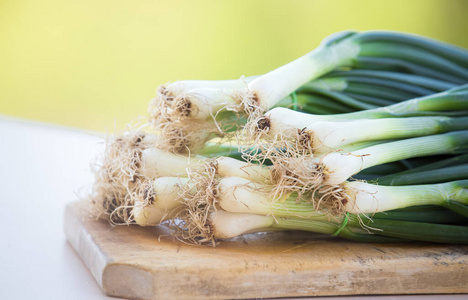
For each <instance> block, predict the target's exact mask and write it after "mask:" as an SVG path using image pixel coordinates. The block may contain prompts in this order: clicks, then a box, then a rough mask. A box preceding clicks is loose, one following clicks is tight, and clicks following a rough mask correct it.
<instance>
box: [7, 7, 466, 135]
mask: <svg viewBox="0 0 468 300" xmlns="http://www.w3.org/2000/svg"><path fill="white" fill-rule="evenodd" d="M467 15H468V1H464V0H373V1H371V0H365V1H362V0H361V1H344V0H343V1H333V0H327V1H322V0H320V1H319V0H316V1H314V0H310V1H305V0H303V1H299V0H298V1H286V0H284V1H276V0H261V1H243V0H235V1H234V0H232V1H188V0H187V1H149V0H131V1H130V0H120V1H110V0H102V1H99V0H80V1H70V0H1V1H0V114H3V115H11V116H17V117H22V118H28V119H33V120H40V121H45V122H50V123H58V124H63V125H66V126H73V127H80V128H85V129H91V130H97V131H114V130H115V128H117V129H121V128H123V127H124V125H125V124H126V123H128V122H130V121H131V120H132V119H134V118H135V117H136V116H138V115H143V116H144V115H146V108H147V103H148V101H149V100H150V99H151V98H152V97H153V96H154V95H155V91H156V87H157V86H158V85H159V84H162V83H166V82H168V81H174V80H177V79H229V78H239V77H240V76H241V75H256V74H261V73H265V72H267V71H269V70H271V69H273V68H276V67H278V66H280V65H282V64H284V63H286V62H288V61H290V60H293V59H295V58H297V57H299V56H301V55H303V54H305V53H306V52H309V51H310V50H312V49H313V48H314V47H316V46H317V45H318V43H319V42H320V40H321V39H322V38H324V37H325V36H327V35H329V34H331V33H333V32H336V31H339V30H345V29H358V30H368V29H391V30H400V31H406V32H412V33H417V34H422V35H426V36H429V37H432V38H436V39H440V40H443V41H446V42H449V43H453V44H456V45H459V46H462V47H465V48H468V34H467V33H468V20H467Z"/></svg>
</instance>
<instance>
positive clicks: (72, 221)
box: [65, 202, 468, 299]
mask: <svg viewBox="0 0 468 300" xmlns="http://www.w3.org/2000/svg"><path fill="white" fill-rule="evenodd" d="M65 232H66V235H67V239H68V241H69V242H70V244H71V245H72V246H73V248H74V249H75V250H76V252H77V253H78V254H79V255H80V257H81V259H82V260H83V262H84V263H85V264H86V266H87V267H88V268H89V270H90V271H91V273H92V274H93V276H94V278H95V279H96V281H97V282H98V284H99V285H100V286H101V287H102V289H103V290H104V291H105V293H107V294H108V295H111V296H119V297H124V298H132V299H241V298H275V297H303V296H317V295H321V296H324V295H367V294H435V293H468V246H459V245H438V244H429V243H414V244H359V243H354V242H348V241H344V240H342V239H339V238H331V237H328V236H323V235H318V234H309V233H301V232H271V233H262V234H250V235H246V236H244V237H241V238H236V239H231V240H227V241H223V242H222V243H221V244H220V245H219V246H218V247H216V248H211V247H205V246H190V245H185V244H183V243H181V242H178V241H175V240H173V238H171V237H170V236H169V235H168V231H167V229H165V228H163V227H154V228H141V227H137V226H115V227H112V226H110V225H109V224H108V223H107V222H105V221H102V220H96V219H94V218H92V217H91V214H90V213H89V206H88V205H87V202H77V203H74V204H72V205H69V206H68V207H67V210H66V213H65Z"/></svg>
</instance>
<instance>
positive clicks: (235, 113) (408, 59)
mask: <svg viewBox="0 0 468 300" xmlns="http://www.w3.org/2000/svg"><path fill="white" fill-rule="evenodd" d="M350 68H351V69H359V71H361V69H362V71H361V73H359V71H355V73H354V74H356V76H354V75H352V76H347V75H344V74H343V72H342V71H340V72H335V73H334V75H332V77H331V78H327V79H324V80H325V81H326V82H325V84H327V82H328V83H329V82H330V81H334V80H333V79H334V76H335V77H336V76H338V77H339V76H341V78H342V79H343V80H344V81H345V82H348V83H350V84H349V88H348V87H347V88H343V86H341V87H339V89H340V88H341V89H344V91H345V93H351V95H349V94H345V95H343V97H339V96H338V97H337V96H336V93H335V92H336V91H334V90H332V91H327V90H326V89H325V90H324V89H322V88H318V89H319V90H317V85H316V84H309V83H310V82H311V81H312V80H314V79H317V78H319V77H321V76H323V75H327V74H329V73H330V72H332V71H334V70H346V69H350ZM376 71H384V72H387V73H388V72H393V73H395V72H396V73H410V74H412V75H414V76H416V77H418V76H419V77H421V78H422V81H421V80H419V79H418V78H410V77H411V76H409V77H404V76H402V77H400V79H395V78H399V76H398V75H395V76H393V77H392V76H391V75H390V76H386V77H385V76H384V77H383V78H380V79H381V80H380V81H379V80H378V78H376V77H375V76H374V75H372V74H369V73H372V72H376ZM356 72H357V73H356ZM362 72H364V74H367V75H365V76H367V77H371V79H372V80H370V81H369V80H367V81H366V80H364V81H365V82H366V84H371V85H373V86H375V85H378V84H377V83H379V82H380V83H381V82H388V84H386V86H384V87H378V88H374V89H373V91H371V90H370V89H360V88H361V87H362V86H360V84H363V83H364V82H363V81H362V80H361V81H358V82H356V78H357V77H360V76H364V75H362V74H363V73H362ZM357 74H361V75H357ZM365 76H364V77H365ZM361 79H362V78H361ZM338 81H340V80H338ZM377 81H378V82H377ZM434 81H438V82H439V84H434V85H432V84H431V83H432V82H434ZM467 82H468V54H467V52H466V51H465V50H464V49H460V48H457V47H455V46H452V45H448V44H445V43H441V42H439V41H435V40H430V39H427V38H424V37H420V36H414V35H409V34H404V33H399V32H387V31H368V32H352V31H346V32H340V33H336V34H333V35H331V36H329V37H327V38H326V39H325V40H324V41H323V42H322V43H321V44H320V46H319V47H318V48H316V49H314V50H313V51H311V52H310V53H308V54H306V55H304V56H302V57H300V58H298V59H296V60H294V61H292V62H290V63H288V64H286V65H284V66H281V67H279V68H277V69H275V70H273V71H271V72H269V73H266V74H264V75H261V76H252V77H247V78H241V79H240V80H222V81H179V82H175V83H172V84H168V85H163V86H160V87H159V88H158V93H157V97H156V98H155V99H154V100H153V101H152V102H151V105H150V115H151V122H152V124H153V125H154V127H155V129H156V130H157V131H158V132H160V134H161V135H162V136H164V137H165V138H164V141H166V147H167V148H168V149H170V150H175V151H179V152H187V151H188V150H191V151H193V150H197V149H198V148H200V147H201V146H202V145H203V143H204V142H206V141H207V140H209V139H210V138H212V137H213V136H216V135H224V134H225V133H226V132H229V131H232V130H236V129H237V128H238V126H239V124H243V123H244V122H245V119H246V118H250V117H256V116H258V115H259V114H261V113H263V112H265V111H268V110H270V109H271V108H273V107H278V106H281V107H288V106H291V105H293V106H295V107H296V108H298V109H303V110H304V111H305V112H310V110H311V109H310V107H311V106H313V107H315V108H312V111H313V112H317V110H319V109H321V108H322V109H323V108H326V109H325V110H322V112H325V113H330V107H329V105H328V104H324V103H325V102H324V101H320V100H323V98H328V97H332V98H334V100H338V104H337V105H335V106H336V107H340V109H346V107H348V108H349V106H351V109H354V110H356V109H368V108H372V107H375V105H377V106H382V105H388V104H389V103H388V99H387V98H390V100H397V101H398V100H401V99H402V98H403V99H404V100H406V99H409V98H414V97H415V96H421V95H427V93H430V92H431V91H434V92H440V91H441V88H442V89H444V88H450V87H453V85H459V84H463V83H467ZM322 83H323V82H322ZM333 84H336V80H335V81H334V83H333ZM338 84H340V83H338ZM419 85H422V86H419ZM395 86H397V89H398V91H394V89H395ZM411 86H416V87H415V88H411ZM428 86H432V87H431V88H429V87H428ZM444 86H445V87H444ZM359 90H364V93H359ZM379 90H380V93H375V91H379ZM385 90H386V91H388V92H390V93H384V91H385ZM295 92H297V93H300V94H305V95H306V96H305V97H294V93H295ZM311 92H312V93H311ZM317 92H318V93H319V95H320V96H319V97H315V96H314V93H315V94H316V93H317ZM356 93H357V95H355V94H356ZM310 94H312V96H311V95H310ZM383 94H384V96H383ZM291 95H292V96H291ZM352 96H356V98H357V99H354V98H353V97H352ZM382 96H383V97H382ZM376 98H377V101H375V100H376ZM352 100H356V101H352ZM340 101H345V102H346V103H345V105H344V107H342V106H343V105H341V104H342V103H339V102H340ZM317 102H320V103H321V104H318V103H317ZM369 102H371V103H369ZM317 104H318V105H317ZM324 106H325V107H324ZM336 107H335V108H336ZM314 110H315V111H314Z"/></svg>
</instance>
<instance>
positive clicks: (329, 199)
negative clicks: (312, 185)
mask: <svg viewBox="0 0 468 300" xmlns="http://www.w3.org/2000/svg"><path fill="white" fill-rule="evenodd" d="M355 193H356V191H353V190H349V189H345V188H344V187H343V186H342V185H327V186H322V187H321V188H320V189H319V190H318V193H317V194H318V195H317V197H316V199H317V200H316V201H315V203H314V208H315V210H321V211H327V212H330V213H331V215H333V216H340V215H343V214H344V213H345V210H344V206H345V205H346V204H347V203H348V202H349V201H353V200H354V197H355Z"/></svg>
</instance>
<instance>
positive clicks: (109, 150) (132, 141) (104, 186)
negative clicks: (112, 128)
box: [92, 131, 154, 224]
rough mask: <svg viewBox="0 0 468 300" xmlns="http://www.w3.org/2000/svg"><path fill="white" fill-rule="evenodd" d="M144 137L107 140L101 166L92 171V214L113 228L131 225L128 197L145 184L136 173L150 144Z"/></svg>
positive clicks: (133, 134)
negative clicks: (115, 225) (118, 225)
mask: <svg viewBox="0 0 468 300" xmlns="http://www.w3.org/2000/svg"><path fill="white" fill-rule="evenodd" d="M145 137H146V134H145V133H144V132H142V131H129V132H127V133H125V134H123V135H120V136H113V137H110V138H109V139H108V141H107V144H106V150H105V152H104V155H103V157H102V159H101V162H100V163H99V164H97V165H96V166H95V168H94V173H95V183H94V186H93V195H92V199H93V200H92V202H93V204H94V208H95V213H96V215H97V216H99V217H104V218H108V219H109V220H110V221H111V222H112V223H113V224H128V223H131V222H132V218H131V210H132V207H133V204H134V198H133V197H132V195H133V194H134V193H135V192H136V191H137V190H138V189H139V188H140V186H141V184H142V182H144V181H145V180H146V178H144V177H143V176H142V175H141V174H140V173H139V168H140V163H141V155H142V151H143V150H145V149H147V148H148V147H151V146H152V145H153V143H154V141H151V139H147V138H145Z"/></svg>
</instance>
